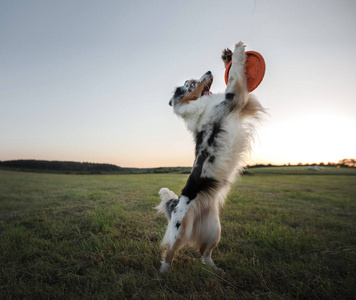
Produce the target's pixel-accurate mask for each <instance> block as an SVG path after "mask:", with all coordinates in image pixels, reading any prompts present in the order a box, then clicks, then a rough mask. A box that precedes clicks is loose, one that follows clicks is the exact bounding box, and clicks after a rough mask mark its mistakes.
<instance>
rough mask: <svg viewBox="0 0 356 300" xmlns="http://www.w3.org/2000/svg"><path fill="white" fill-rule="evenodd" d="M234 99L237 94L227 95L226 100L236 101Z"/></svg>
mask: <svg viewBox="0 0 356 300" xmlns="http://www.w3.org/2000/svg"><path fill="white" fill-rule="evenodd" d="M234 97H235V94H234V93H227V94H226V95H225V98H226V100H228V101H232V100H233V99H234Z"/></svg>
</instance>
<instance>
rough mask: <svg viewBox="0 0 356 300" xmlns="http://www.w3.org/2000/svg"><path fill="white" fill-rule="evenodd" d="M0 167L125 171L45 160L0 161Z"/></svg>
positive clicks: (73, 170)
mask: <svg viewBox="0 0 356 300" xmlns="http://www.w3.org/2000/svg"><path fill="white" fill-rule="evenodd" d="M0 167H2V168H11V169H20V170H33V171H53V172H73V173H80V172H83V173H100V172H108V173H110V172H122V171H124V170H125V169H124V168H121V167H118V166H115V165H111V164H96V163H88V162H73V161H46V160H9V161H1V162H0Z"/></svg>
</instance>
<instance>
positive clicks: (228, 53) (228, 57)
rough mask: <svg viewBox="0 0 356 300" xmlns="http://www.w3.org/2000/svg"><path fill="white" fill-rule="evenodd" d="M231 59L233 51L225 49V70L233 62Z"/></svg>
mask: <svg viewBox="0 0 356 300" xmlns="http://www.w3.org/2000/svg"><path fill="white" fill-rule="evenodd" d="M231 57H232V51H231V50H230V49H229V48H226V49H224V50H223V52H222V55H221V59H222V61H223V62H224V65H225V68H226V66H227V65H228V64H229V62H230V61H231Z"/></svg>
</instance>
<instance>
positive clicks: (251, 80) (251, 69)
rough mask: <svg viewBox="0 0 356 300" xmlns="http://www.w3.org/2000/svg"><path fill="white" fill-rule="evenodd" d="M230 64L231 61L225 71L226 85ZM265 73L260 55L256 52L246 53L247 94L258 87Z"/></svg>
mask: <svg viewBox="0 0 356 300" xmlns="http://www.w3.org/2000/svg"><path fill="white" fill-rule="evenodd" d="M231 63H232V61H230V62H229V63H228V65H227V66H226V69H225V83H226V84H227V82H228V79H229V71H230V68H231ZM265 71H266V64H265V60H264V59H263V57H262V55H261V54H259V53H258V52H256V51H247V52H246V76H247V87H248V91H249V92H252V91H253V90H254V89H256V88H257V87H258V86H259V85H260V83H261V81H262V79H263V77H264V75H265Z"/></svg>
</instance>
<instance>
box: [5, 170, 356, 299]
mask: <svg viewBox="0 0 356 300" xmlns="http://www.w3.org/2000/svg"><path fill="white" fill-rule="evenodd" d="M248 174H249V175H245V176H243V177H242V178H241V180H239V181H237V182H236V184H235V185H234V186H233V188H232V191H231V193H230V194H229V196H228V199H227V202H226V205H225V206H224V208H223V209H222V210H221V223H222V239H221V242H220V244H219V246H218V247H217V249H215V250H214V252H213V259H214V261H215V263H216V264H217V265H218V266H219V267H220V268H222V269H223V270H224V272H218V273H215V272H212V271H211V270H209V269H208V268H207V267H206V266H204V265H203V264H202V263H201V262H200V257H199V255H198V254H197V253H196V252H194V251H192V250H191V249H189V248H184V249H182V250H181V251H180V252H179V254H178V255H177V256H176V259H175V260H174V262H173V271H172V272H170V273H168V274H164V275H161V274H159V273H158V271H157V270H158V268H159V266H160V258H161V252H162V249H161V248H160V246H159V243H160V240H161V238H162V236H163V234H164V230H165V227H166V223H167V222H166V220H165V218H164V217H163V216H160V215H156V213H155V211H154V210H153V207H154V206H155V205H157V204H158V203H159V198H158V195H157V192H158V190H159V189H160V188H161V187H164V186H166V187H169V188H171V189H172V190H174V191H175V192H176V193H179V191H180V190H181V188H182V187H183V186H184V183H185V180H186V179H187V176H188V175H181V174H154V175H153V174H152V175H97V176H94V175H58V174H36V173H22V172H11V171H0V299H125V298H129V299H355V295H356V280H355V278H356V275H355V270H356V170H355V169H347V170H346V173H345V170H341V169H336V168H333V169H325V170H323V171H321V172H318V173H317V174H316V173H315V174H314V173H313V174H311V173H308V172H307V171H306V170H305V168H304V169H302V168H297V169H293V170H292V169H290V168H289V169H288V168H283V169H275V168H272V169H269V168H264V169H251V170H250V171H249V173H248ZM287 174H290V175H287Z"/></svg>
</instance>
